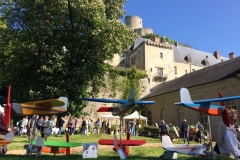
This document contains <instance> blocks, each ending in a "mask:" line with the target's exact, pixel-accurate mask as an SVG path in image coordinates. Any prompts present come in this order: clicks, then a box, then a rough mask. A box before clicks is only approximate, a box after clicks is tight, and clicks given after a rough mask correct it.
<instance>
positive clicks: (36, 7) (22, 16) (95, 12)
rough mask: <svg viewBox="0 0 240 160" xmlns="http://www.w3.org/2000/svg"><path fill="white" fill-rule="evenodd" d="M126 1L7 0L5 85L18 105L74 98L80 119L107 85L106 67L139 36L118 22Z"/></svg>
mask: <svg viewBox="0 0 240 160" xmlns="http://www.w3.org/2000/svg"><path fill="white" fill-rule="evenodd" d="M124 3H125V0H118V1H111V0H74V1H73V0H53V1H52V0H11V1H8V0H2V4H1V8H0V9H1V10H0V11H1V13H2V15H1V20H2V22H5V24H6V28H1V35H0V36H1V43H0V48H1V50H0V55H1V59H0V63H1V68H0V71H1V75H0V85H1V86H2V87H3V86H6V85H8V84H11V85H12V88H13V90H12V100H14V101H17V102H22V101H29V100H36V99H49V98H56V97H59V96H67V97H68V98H69V108H68V112H69V113H70V114H72V115H75V116H79V115H80V114H81V113H80V112H81V111H82V109H83V108H84V107H85V106H86V102H84V101H82V100H81V98H82V97H88V96H89V95H92V94H96V93H98V91H99V88H100V87H101V86H103V85H104V75H105V74H106V73H108V71H109V69H111V66H109V65H108V64H106V63H105V61H106V60H109V59H112V58H113V56H114V54H121V51H122V48H127V46H129V45H130V44H132V43H133V41H134V38H135V37H136V34H135V33H134V32H133V31H132V30H130V29H129V28H127V27H126V26H125V25H123V24H122V22H121V21H120V20H119V18H120V17H122V16H123V15H124V11H123V4H124Z"/></svg>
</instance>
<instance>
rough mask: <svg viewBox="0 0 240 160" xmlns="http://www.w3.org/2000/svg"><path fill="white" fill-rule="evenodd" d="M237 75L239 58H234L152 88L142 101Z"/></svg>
mask: <svg viewBox="0 0 240 160" xmlns="http://www.w3.org/2000/svg"><path fill="white" fill-rule="evenodd" d="M238 73H240V57H236V58H234V59H230V60H228V61H223V62H220V63H217V64H215V65H212V66H209V67H205V68H203V69H200V70H197V71H195V72H191V73H188V74H185V75H183V76H181V77H179V78H177V79H174V80H171V81H167V82H164V83H161V84H159V85H157V86H155V87H153V88H152V89H151V93H149V94H148V95H146V96H145V97H143V98H142V99H146V98H150V97H155V96H158V95H162V94H166V93H169V92H173V91H176V90H179V89H180V88H182V87H185V88H188V87H194V86H198V85H202V84H207V83H211V82H215V81H218V80H223V79H227V78H230V77H234V76H236V74H238Z"/></svg>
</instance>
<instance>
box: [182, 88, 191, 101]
mask: <svg viewBox="0 0 240 160" xmlns="http://www.w3.org/2000/svg"><path fill="white" fill-rule="evenodd" d="M180 97H181V102H182V103H193V102H192V99H191V96H190V93H189V91H188V89H187V88H181V90H180Z"/></svg>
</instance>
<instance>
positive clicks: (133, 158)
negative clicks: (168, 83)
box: [0, 134, 228, 160]
mask: <svg viewBox="0 0 240 160" xmlns="http://www.w3.org/2000/svg"><path fill="white" fill-rule="evenodd" d="M104 138H107V139H111V138H113V136H110V135H105V134H99V135H97V134H91V135H87V136H86V135H84V136H81V135H73V136H70V141H71V142H80V143H97V142H98V140H99V139H104ZM118 139H119V136H118ZM123 139H126V136H123ZM131 139H145V140H146V141H147V144H146V145H144V146H140V147H130V148H129V156H128V158H127V159H129V160H156V159H158V160H159V159H160V158H159V156H160V155H162V154H163V152H164V150H163V149H162V147H161V145H160V144H161V142H160V139H159V138H150V137H142V136H136V137H131ZM48 141H66V137H65V135H63V136H62V137H55V136H50V137H49V138H48ZM26 143H28V139H27V138H26V137H14V141H13V142H12V143H11V144H10V145H9V147H10V149H9V153H11V151H13V150H15V152H16V153H15V152H14V154H7V155H5V156H4V160H29V157H25V155H22V154H24V153H25V151H23V145H24V144H26ZM178 143H181V141H180V142H178ZM191 143H192V144H194V142H191ZM98 147H99V148H98V158H97V159H100V160H105V159H106V160H107V159H109V160H110V159H111V160H115V159H116V160H117V159H120V158H119V156H118V154H117V153H116V152H114V151H113V150H112V147H111V146H110V147H107V146H106V147H104V146H101V147H100V145H98ZM80 148H81V149H78V150H76V149H74V148H73V149H72V154H71V155H70V156H66V155H65V154H60V155H56V156H54V155H53V154H45V153H43V155H42V157H41V159H46V160H53V159H59V160H65V159H66V160H75V159H83V158H82V147H80ZM16 150H17V151H16ZM177 156H178V159H180V160H186V159H187V160H193V159H194V160H195V159H209V160H210V159H211V158H207V157H199V156H192V155H183V154H179V153H178V155H177ZM1 157H2V156H1ZM1 157H0V158H1ZM33 158H35V155H33ZM88 159H89V158H88ZM227 159H228V158H227V157H223V156H219V157H218V158H217V160H227ZM89 160H91V159H89Z"/></svg>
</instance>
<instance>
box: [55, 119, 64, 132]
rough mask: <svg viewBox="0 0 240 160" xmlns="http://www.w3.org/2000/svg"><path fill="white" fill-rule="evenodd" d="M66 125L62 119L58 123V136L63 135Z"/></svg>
mask: <svg viewBox="0 0 240 160" xmlns="http://www.w3.org/2000/svg"><path fill="white" fill-rule="evenodd" d="M64 123H65V121H64V118H63V117H60V118H59V120H58V122H57V127H58V128H59V131H58V134H57V135H58V136H60V135H61V133H62V128H63V124H64Z"/></svg>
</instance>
